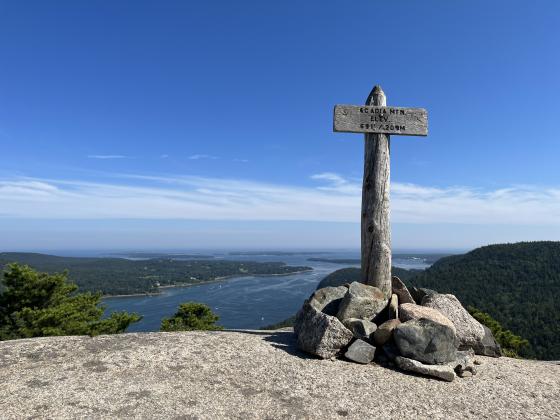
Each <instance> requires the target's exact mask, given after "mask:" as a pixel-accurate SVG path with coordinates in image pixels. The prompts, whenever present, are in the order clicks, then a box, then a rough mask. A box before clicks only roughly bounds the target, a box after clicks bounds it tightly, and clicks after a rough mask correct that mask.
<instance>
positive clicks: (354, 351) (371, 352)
mask: <svg viewBox="0 0 560 420" xmlns="http://www.w3.org/2000/svg"><path fill="white" fill-rule="evenodd" d="M374 356H375V347H373V346H372V345H371V344H368V343H366V342H365V341H363V340H356V341H354V342H353V343H352V345H351V346H350V347H348V350H347V351H346V353H344V357H346V358H347V359H349V360H352V361H353V362H356V363H362V364H364V365H366V364H368V363H371V362H372V361H373V357H374Z"/></svg>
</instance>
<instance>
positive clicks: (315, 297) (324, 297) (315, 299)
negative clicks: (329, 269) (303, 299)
mask: <svg viewBox="0 0 560 420" xmlns="http://www.w3.org/2000/svg"><path fill="white" fill-rule="evenodd" d="M347 291H348V288H347V287H344V286H339V287H323V288H322V289H319V290H316V291H315V293H313V294H312V295H311V297H310V298H309V299H310V301H311V305H312V306H313V307H314V308H315V309H317V310H318V311H319V312H323V313H325V314H327V315H332V316H335V315H336V314H337V312H338V308H339V306H340V303H341V302H342V298H343V297H344V295H345V294H346V292H347Z"/></svg>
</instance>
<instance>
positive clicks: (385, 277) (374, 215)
mask: <svg viewBox="0 0 560 420" xmlns="http://www.w3.org/2000/svg"><path fill="white" fill-rule="evenodd" d="M386 103H387V98H386V97H385V93H383V90H382V89H381V86H375V87H374V88H373V90H372V91H371V93H370V94H369V96H368V98H367V100H366V104H365V106H355V105H336V106H335V107H334V131H335V132H347V133H365V157H364V180H363V185H362V229H361V230H362V281H363V282H364V283H366V284H369V285H372V286H376V287H378V288H379V289H381V291H382V292H383V293H384V294H385V296H386V297H391V289H392V287H391V226H390V222H389V212H390V206H389V204H390V201H389V187H390V182H389V176H390V160H389V155H390V153H389V150H390V141H389V140H390V139H389V135H390V134H393V135H399V136H427V135H428V113H427V111H426V110H425V109H423V108H397V107H390V106H386Z"/></svg>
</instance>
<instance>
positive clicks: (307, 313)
mask: <svg viewBox="0 0 560 420" xmlns="http://www.w3.org/2000/svg"><path fill="white" fill-rule="evenodd" d="M311 302H313V299H310V300H308V301H306V302H305V303H304V304H303V307H302V308H301V309H300V310H299V312H298V314H297V315H296V320H295V322H294V332H295V333H296V335H297V342H298V346H299V348H300V349H301V350H303V351H305V352H307V353H311V354H314V355H316V356H319V357H321V358H323V359H330V358H331V357H334V356H336V355H337V354H338V353H339V352H340V351H341V349H343V348H344V347H346V346H347V345H348V343H350V340H352V337H353V334H352V331H350V330H349V329H347V328H346V327H345V326H344V325H342V323H341V322H340V321H339V320H338V319H337V318H336V317H334V316H331V315H327V314H325V313H323V312H319V311H318V310H317V309H315V307H314V306H313V304H312V303H311Z"/></svg>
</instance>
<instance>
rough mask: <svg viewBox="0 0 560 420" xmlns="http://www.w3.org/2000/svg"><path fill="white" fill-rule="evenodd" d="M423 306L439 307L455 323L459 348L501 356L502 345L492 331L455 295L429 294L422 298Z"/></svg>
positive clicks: (486, 354)
mask: <svg viewBox="0 0 560 420" xmlns="http://www.w3.org/2000/svg"><path fill="white" fill-rule="evenodd" d="M422 306H425V307H428V308H433V309H437V310H438V311H439V312H441V313H442V314H443V315H444V316H445V317H446V318H447V319H449V320H450V321H451V322H452V323H453V325H454V326H455V330H456V334H457V338H458V340H459V349H461V350H465V349H473V350H474V351H475V353H476V354H483V355H485V356H494V357H499V356H501V350H500V346H499V345H498V343H497V342H496V340H495V339H494V336H493V335H492V332H490V330H489V329H488V328H485V327H484V326H483V325H482V324H481V323H480V322H478V321H477V320H476V319H474V318H473V317H472V315H471V314H469V313H468V312H467V310H466V309H465V308H464V307H463V305H461V302H459V300H458V299H457V298H456V297H455V296H454V295H451V294H439V293H434V294H430V295H427V296H425V297H424V298H423V300H422Z"/></svg>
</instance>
